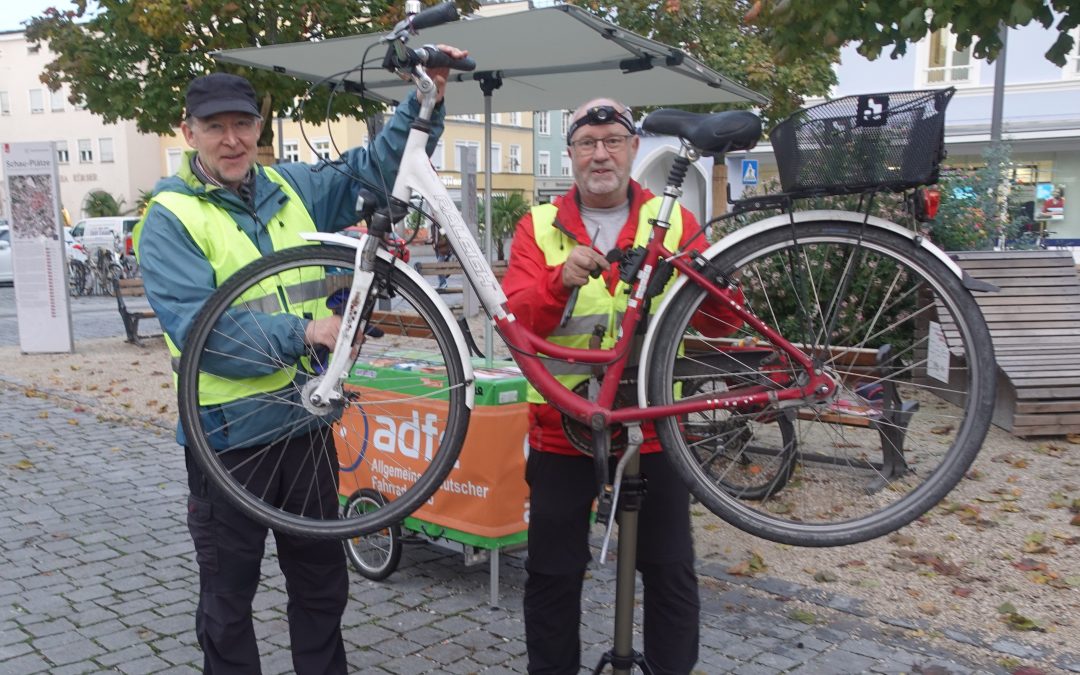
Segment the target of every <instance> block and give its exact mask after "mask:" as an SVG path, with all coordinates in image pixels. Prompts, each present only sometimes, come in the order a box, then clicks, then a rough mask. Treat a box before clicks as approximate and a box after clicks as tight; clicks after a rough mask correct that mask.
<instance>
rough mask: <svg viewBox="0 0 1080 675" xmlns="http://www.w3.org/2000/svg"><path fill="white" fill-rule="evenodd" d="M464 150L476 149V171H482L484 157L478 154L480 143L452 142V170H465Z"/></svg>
mask: <svg viewBox="0 0 1080 675" xmlns="http://www.w3.org/2000/svg"><path fill="white" fill-rule="evenodd" d="M465 148H475V149H476V171H477V173H479V172H481V171H483V170H484V161H483V160H484V157H483V155H481V154H480V141H454V169H455V170H456V171H464V170H465V154H464V153H465Z"/></svg>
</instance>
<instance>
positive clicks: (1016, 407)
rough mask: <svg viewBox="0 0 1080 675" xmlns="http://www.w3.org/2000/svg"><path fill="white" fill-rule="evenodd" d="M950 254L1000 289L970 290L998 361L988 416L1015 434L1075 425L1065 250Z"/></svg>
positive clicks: (1073, 273)
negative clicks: (993, 290)
mask: <svg viewBox="0 0 1080 675" xmlns="http://www.w3.org/2000/svg"><path fill="white" fill-rule="evenodd" d="M950 255H952V256H953V257H954V258H955V259H956V261H957V263H958V264H959V265H960V267H961V268H963V269H964V270H965V271H966V272H967V273H968V274H970V275H971V276H973V277H975V278H976V279H980V280H982V281H987V282H989V283H992V284H994V285H995V286H997V287H998V288H999V289H1000V290H999V291H998V292H997V293H975V294H974V297H975V300H976V302H977V303H978V304H979V308H980V309H981V310H982V313H983V317H984V318H985V319H986V323H987V326H988V327H989V328H990V337H991V339H992V340H993V344H994V354H995V357H996V358H997V364H998V384H997V401H996V404H995V406H994V418H993V419H994V424H996V425H998V426H999V427H1001V428H1003V429H1006V430H1008V431H1011V432H1012V433H1013V434H1014V435H1016V436H1020V437H1031V436H1058V435H1062V434H1067V433H1076V432H1080V349H1078V348H1077V344H1078V342H1080V278H1078V276H1077V270H1076V265H1075V263H1074V261H1073V256H1072V253H1071V252H1070V251H966V252H962V253H952V254H950ZM942 327H943V328H944V329H946V330H947V326H944V325H943V326H942Z"/></svg>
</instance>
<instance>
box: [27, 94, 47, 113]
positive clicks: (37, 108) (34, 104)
mask: <svg viewBox="0 0 1080 675" xmlns="http://www.w3.org/2000/svg"><path fill="white" fill-rule="evenodd" d="M43 112H45V94H44V92H42V91H41V90H40V89H31V90H30V114H32V115H40V114H41V113H43Z"/></svg>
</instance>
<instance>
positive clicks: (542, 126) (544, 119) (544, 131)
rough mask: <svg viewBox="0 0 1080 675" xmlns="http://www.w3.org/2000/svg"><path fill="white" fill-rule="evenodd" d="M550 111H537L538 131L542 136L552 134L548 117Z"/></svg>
mask: <svg viewBox="0 0 1080 675" xmlns="http://www.w3.org/2000/svg"><path fill="white" fill-rule="evenodd" d="M549 115H550V113H548V112H547V111H546V110H545V111H544V112H541V113H536V133H538V134H540V135H541V136H550V135H551V129H549V128H548V121H549V120H548V117H549Z"/></svg>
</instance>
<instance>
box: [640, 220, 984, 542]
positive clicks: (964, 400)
mask: <svg viewBox="0 0 1080 675" xmlns="http://www.w3.org/2000/svg"><path fill="white" fill-rule="evenodd" d="M709 270H710V272H711V273H712V274H715V275H716V276H717V278H726V279H728V280H730V279H738V280H739V281H738V283H739V285H740V286H741V287H742V289H743V291H744V293H745V296H746V298H745V307H746V308H747V309H749V310H750V311H752V312H756V314H757V316H758V317H759V318H761V319H762V320H763V321H764V322H765V323H766V324H768V325H770V326H773V327H775V328H776V330H777V331H778V332H780V333H782V334H784V335H785V337H786V338H787V339H788V340H790V341H791V342H792V343H795V344H800V345H802V347H801V348H802V349H804V350H805V351H806V353H808V354H810V355H812V356H813V357H814V358H815V359H816V363H819V364H821V365H822V366H823V367H825V368H826V369H828V370H830V372H832V373H834V374H835V376H836V378H837V380H838V381H839V383H840V386H839V387H838V394H837V395H836V396H835V397H834V398H833V399H832V400H831V401H829V402H819V403H815V404H809V403H801V405H798V406H797V407H781V406H778V405H775V404H774V405H772V406H764V407H762V408H760V409H758V410H752V411H743V412H744V414H753V415H756V416H763V415H770V414H781V413H784V414H788V415H792V416H793V418H794V423H795V443H796V444H797V445H796V451H795V466H794V467H793V470H792V474H791V477H790V479H789V480H788V481H787V484H786V485H785V486H784V487H783V488H782V489H779V490H777V491H776V492H774V493H772V494H771V495H769V496H766V497H764V498H760V497H759V498H758V499H750V498H745V499H744V498H740V497H739V496H738V495H737V494H733V493H732V491H730V490H729V489H725V486H724V485H722V484H721V482H720V481H717V480H716V479H715V477H714V476H710V474H709V473H708V472H706V471H705V470H704V469H703V468H702V467H701V466H700V465H699V463H698V461H697V458H696V457H695V456H694V454H693V452H692V451H691V448H690V447H689V445H688V443H687V442H686V438H685V437H684V435H683V434H682V432H681V430H680V427H679V422H678V420H675V419H670V418H669V419H664V420H660V421H659V422H658V423H657V432H658V434H659V436H660V439H661V442H662V443H663V446H664V448H665V452H666V454H667V456H668V457H669V459H670V460H671V461H672V462H673V464H674V466H675V468H676V469H677V471H678V472H679V473H680V475H681V476H682V478H683V480H684V481H685V482H686V483H687V485H688V487H689V488H690V490H691V492H692V493H693V494H694V496H695V497H697V499H698V500H699V501H700V502H701V503H702V504H703V505H704V506H705V507H706V508H708V509H709V510H710V511H712V512H713V513H714V514H716V515H717V516H719V517H720V518H722V519H723V520H725V521H727V522H728V523H730V524H731V525H733V526H735V527H737V528H739V529H742V530H744V531H746V532H749V533H751V534H754V535H756V536H759V537H762V538H764V539H769V540H771V541H775V542H779V543H784V544H792V545H797V546H815V547H816V546H840V545H846V544H852V543H857V542H861V541H866V540H869V539H873V538H876V537H879V536H882V535H884V534H888V533H890V532H893V531H895V530H897V529H899V528H901V527H903V526H904V525H907V524H908V523H910V522H912V521H913V520H915V519H916V518H918V517H919V516H921V515H923V514H924V513H926V512H927V511H928V510H929V509H931V508H933V507H934V506H935V505H936V504H938V502H940V501H941V499H942V498H944V497H945V495H946V494H947V493H948V492H949V491H950V490H951V489H952V488H953V487H954V486H955V485H956V484H957V483H958V482H959V481H960V479H961V478H962V477H963V475H964V473H965V472H966V471H967V469H968V467H969V466H970V465H971V462H972V461H973V460H974V458H975V456H976V454H977V453H978V451H979V447H980V445H981V443H982V441H983V438H984V437H985V435H986V432H987V429H988V428H989V425H990V418H991V413H992V409H993V405H994V391H995V377H996V372H995V371H996V365H995V362H994V357H993V348H992V344H991V341H990V334H989V331H988V330H987V328H986V324H985V322H984V321H983V319H982V315H981V313H980V311H979V309H978V306H977V305H976V304H975V301H974V299H973V298H972V297H971V295H970V292H969V291H968V290H967V289H965V288H964V286H963V284H962V282H961V280H960V279H959V278H958V277H957V275H956V274H955V273H954V272H953V271H952V270H951V269H949V268H948V267H947V266H946V265H945V264H944V263H943V262H942V261H941V260H940V259H939V258H937V257H936V256H934V255H933V254H932V253H930V252H929V251H927V250H926V249H925V248H923V247H922V246H920V245H919V244H918V243H916V242H914V241H912V240H911V239H910V238H907V237H904V236H902V235H900V234H897V233H895V232H891V231H888V230H885V229H884V228H877V227H872V226H865V227H864V226H862V225H861V224H858V223H849V222H833V221H829V222H807V223H797V224H792V225H790V226H787V225H785V226H784V227H782V228H776V229H772V230H766V231H763V232H760V233H758V234H755V235H752V236H751V237H748V238H747V239H745V240H743V241H741V242H737V243H736V244H734V245H733V246H732V247H730V248H729V249H727V250H724V251H721V252H719V253H718V254H717V255H716V257H715V258H714V259H713V261H712V263H711V264H710V266H709ZM704 297H705V291H704V289H702V288H701V287H698V286H696V285H693V284H686V285H684V286H682V287H681V288H680V289H679V290H678V291H677V295H676V296H674V297H673V298H672V299H671V302H670V304H669V305H668V307H667V309H666V310H665V312H664V314H663V316H661V317H659V318H658V319H657V320H658V321H659V322H660V323H659V327H658V333H657V335H656V336H655V339H654V340H653V347H652V348H651V350H650V351H651V353H650V354H649V358H650V359H651V362H650V366H649V398H650V403H651V404H653V405H664V404H668V403H671V402H672V401H674V400H675V399H676V398H679V396H678V390H677V388H676V387H675V385H674V383H675V382H676V381H677V379H678V378H677V377H676V374H677V373H684V372H686V371H687V370H688V366H687V364H689V366H690V367H689V370H690V371H691V372H692V371H693V368H694V367H698V368H699V370H702V371H703V372H705V374H708V372H709V370H708V369H707V368H706V367H705V366H699V365H698V364H699V363H704V364H707V363H708V362H707V361H706V360H705V358H704V357H705V356H708V355H710V354H713V353H726V352H730V351H731V350H733V349H738V348H745V346H746V345H752V346H753V347H752V348H753V349H756V350H764V351H765V352H767V353H770V352H771V356H770V357H769V359H768V360H763V361H762V363H765V362H766V361H768V362H769V363H770V365H769V366H768V367H763V366H761V367H754V368H753V369H752V370H753V377H752V378H749V379H748V381H747V384H746V385H745V386H746V387H751V386H752V387H756V388H757V390H762V387H763V385H762V382H763V381H772V382H773V383H774V384H773V385H772V386H765V387H764V388H765V389H769V388H773V389H778V388H780V387H781V386H782V383H783V382H785V381H786V382H791V381H793V379H794V378H797V377H798V375H799V371H798V369H796V368H794V367H793V366H791V365H788V364H787V363H786V362H785V360H784V357H783V355H782V354H780V353H779V352H778V350H775V349H774V348H772V347H771V345H770V344H769V342H768V339H767V338H766V337H765V336H764V335H762V334H759V333H757V332H755V331H753V330H751V329H750V328H749V327H748V326H746V325H744V326H742V327H741V328H739V329H738V331H737V332H735V333H734V334H732V335H731V336H729V337H728V339H727V340H710V339H708V338H706V337H704V336H702V335H701V334H700V333H699V332H698V331H697V330H695V329H694V328H693V325H692V323H691V322H692V321H693V320H694V316H695V313H697V312H698V311H699V310H700V308H701V303H702V301H703V299H704ZM793 315H794V317H793ZM698 321H699V322H700V318H699V319H698ZM935 324H936V327H934V326H935ZM939 329H940V330H939ZM684 341H685V342H684ZM679 345H684V349H686V354H685V355H680V354H679ZM686 345H690V346H686ZM942 352H944V356H943V354H942ZM868 354H869V356H870V357H872V358H873V359H874V360H875V361H877V360H880V361H881V363H876V362H872V363H871V365H869V366H866V365H861V364H863V363H865V361H866V359H867V358H868ZM942 358H944V359H945V362H944V364H945V365H944V370H942V364H941V359H942ZM677 364H678V368H679V370H676V366H677ZM943 376H944V377H945V379H946V380H947V381H945V382H943V381H941V378H942V377H943ZM878 394H880V395H881V396H882V398H880V399H875V398H874V396H876V395H878ZM946 398H948V399H949V400H946ZM885 434H889V435H890V439H891V440H887V439H886V438H885ZM897 446H899V447H900V448H901V450H902V452H890V451H888V449H891V448H896V447H897ZM905 446H906V447H905ZM777 457H780V455H777ZM879 457H880V458H881V461H878V458H879ZM890 462H891V465H890Z"/></svg>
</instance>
